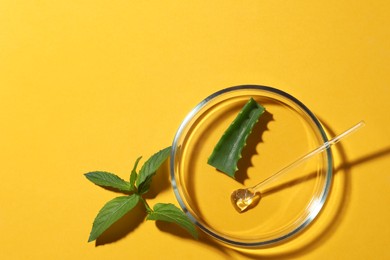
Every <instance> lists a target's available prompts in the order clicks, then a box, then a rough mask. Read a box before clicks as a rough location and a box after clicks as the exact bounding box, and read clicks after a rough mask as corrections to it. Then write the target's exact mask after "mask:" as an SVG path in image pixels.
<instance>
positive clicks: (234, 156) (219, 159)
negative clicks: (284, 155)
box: [207, 98, 265, 178]
mask: <svg viewBox="0 0 390 260" xmlns="http://www.w3.org/2000/svg"><path fill="white" fill-rule="evenodd" d="M264 111H265V108H264V107H263V106H261V105H260V104H258V103H257V102H256V101H255V100H254V99H253V98H250V100H249V101H248V102H247V103H246V104H245V106H244V107H243V108H242V109H241V111H240V112H239V114H238V115H237V117H236V118H235V119H234V120H233V122H232V123H231V124H230V126H229V128H228V129H227V130H226V131H225V133H224V134H223V135H222V137H221V139H220V140H219V142H218V143H217V145H216V146H215V147H214V150H213V152H212V154H211V156H210V157H209V159H208V161H207V163H208V164H209V165H211V166H213V167H215V168H217V169H218V170H220V171H222V172H223V173H225V174H227V175H228V176H230V177H232V178H235V175H234V174H235V172H236V171H237V170H238V168H237V162H238V160H239V159H240V158H241V151H242V149H243V148H244V146H245V145H246V139H247V137H248V136H249V134H250V133H251V132H252V129H253V126H254V125H255V123H256V122H257V121H258V120H259V117H260V116H261V115H262V114H263V113H264Z"/></svg>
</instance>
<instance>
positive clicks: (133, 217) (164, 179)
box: [96, 113, 390, 259]
mask: <svg viewBox="0 0 390 260" xmlns="http://www.w3.org/2000/svg"><path fill="white" fill-rule="evenodd" d="M272 120H273V118H272V115H271V114H269V113H268V115H267V123H268V122H270V121H272ZM257 125H261V124H257ZM323 125H324V127H325V128H326V129H327V131H328V132H329V134H330V135H331V136H335V133H334V131H332V130H331V129H330V127H329V126H328V125H327V124H324V123H323ZM266 130H267V128H266V126H263V127H261V128H260V127H259V128H258V129H255V128H254V130H253V131H254V132H256V133H259V132H260V133H263V132H264V131H266ZM254 136H255V135H253V136H252V137H251V139H248V144H251V145H249V146H247V147H246V149H244V150H245V151H243V158H246V159H245V160H242V162H240V167H241V169H245V171H246V169H248V168H249V167H250V166H251V162H250V157H251V156H252V155H254V154H256V145H257V144H258V143H259V142H261V135H260V137H258V136H257V137H254ZM252 138H253V139H252ZM332 149H337V152H338V155H339V157H340V158H339V160H340V162H339V165H338V166H337V168H334V169H333V174H334V175H336V174H344V175H343V178H345V180H344V183H342V185H343V186H342V187H341V188H340V189H341V190H342V191H341V193H342V194H341V197H342V199H341V201H340V202H339V204H338V205H337V209H335V211H336V212H337V214H334V216H333V219H332V220H331V221H328V222H327V223H326V224H327V226H326V227H325V228H322V229H321V231H322V233H319V234H316V235H315V238H314V239H312V240H310V241H308V242H306V243H304V244H303V245H300V246H299V247H297V248H293V249H288V250H285V251H283V250H279V251H277V252H278V253H275V254H272V255H269V253H264V251H263V250H262V249H252V250H241V249H232V248H230V247H228V246H224V245H222V244H220V243H218V242H216V241H214V240H213V239H212V238H211V237H209V236H208V235H207V234H205V233H204V232H202V231H201V230H199V229H198V231H199V240H194V239H193V238H192V236H191V235H190V234H189V233H188V232H187V231H185V230H184V229H183V228H181V227H180V226H178V225H176V224H174V223H168V222H164V221H156V227H157V228H158V229H159V230H160V231H162V232H166V233H170V234H172V235H175V236H178V237H180V238H183V239H188V240H190V241H192V242H197V243H202V244H204V245H207V246H209V247H212V248H213V249H216V250H218V252H220V253H221V254H222V255H223V256H226V258H228V257H229V256H231V255H232V250H234V251H235V252H236V253H239V254H241V255H243V256H245V257H247V258H253V259H262V258H267V259H280V258H287V257H289V258H291V257H299V256H302V255H304V254H307V253H308V252H310V251H312V250H314V249H315V248H316V247H319V246H320V245H321V244H322V243H324V242H325V241H326V240H327V239H330V238H331V236H332V234H333V233H334V231H335V230H336V229H337V227H338V226H339V225H340V223H341V221H342V219H343V216H344V212H345V210H346V209H347V203H348V198H349V193H350V181H349V178H350V172H351V169H352V168H353V167H354V166H356V165H360V164H363V163H366V162H369V161H373V160H376V159H380V158H382V157H386V156H389V155H390V147H385V148H383V149H381V150H379V151H377V152H374V153H371V154H368V155H366V156H363V157H361V158H358V159H355V160H353V161H348V158H347V155H346V153H345V150H344V148H343V146H342V145H341V144H340V143H338V144H336V145H335V146H334V147H333V148H332ZM243 173H244V170H242V171H241V172H240V173H239V174H238V175H237V177H238V176H240V178H239V181H240V182H242V181H243V180H245V175H244V174H243ZM242 175H243V176H244V177H243V176H242ZM314 177H315V175H314V174H313V173H311V174H308V175H307V176H305V177H304V178H302V177H301V178H298V179H296V180H292V181H289V182H286V183H284V184H281V185H278V186H276V187H272V188H270V189H268V190H266V191H264V195H272V193H275V192H278V191H280V190H282V189H285V188H289V187H291V186H294V185H297V184H299V183H301V182H302V181H305V180H310V179H311V178H314ZM169 180H170V176H169V165H168V162H165V163H164V164H163V165H162V167H161V168H160V169H159V170H158V171H157V173H156V175H155V176H154V177H153V181H152V185H151V189H150V191H149V194H147V196H145V198H146V199H148V198H155V197H156V196H157V194H158V193H159V192H161V191H163V190H166V189H170V187H171V185H170V181H169ZM331 195H332V187H331V191H330V194H329V196H331ZM326 207H327V202H326V203H325V205H324V209H325V208H326ZM323 211H324V210H322V211H321V212H320V213H319V215H318V217H317V218H316V219H315V220H314V221H313V223H315V222H316V221H317V220H318V219H319V218H321V215H322V214H323V213H322V212H323ZM323 217H326V216H323ZM145 218H146V212H145V209H144V206H143V205H142V204H141V203H140V204H138V205H137V206H136V207H135V208H134V209H133V210H132V211H131V212H129V213H128V214H126V215H125V216H124V217H122V218H121V219H120V220H118V221H117V222H116V223H114V224H113V225H112V226H111V227H110V228H109V229H108V230H106V231H105V232H104V233H103V234H102V235H101V236H100V237H99V238H98V239H97V240H96V246H100V245H105V244H109V243H112V242H115V241H117V240H119V239H121V238H124V237H125V236H127V235H128V234H129V233H131V232H132V231H134V230H135V229H136V228H137V227H138V226H139V225H140V224H141V223H142V222H144V220H145ZM313 223H312V224H313ZM312 224H311V225H312ZM309 228H310V226H309ZM306 230H307V228H306V229H305V230H304V231H302V232H301V233H300V234H299V235H297V236H296V237H294V238H299V236H303V235H304V234H305V232H306ZM284 243H288V241H285V242H284ZM284 243H282V244H281V245H280V246H283V244H284ZM278 246H279V245H276V247H278ZM266 249H267V248H266Z"/></svg>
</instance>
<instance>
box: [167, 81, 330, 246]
mask: <svg viewBox="0 0 390 260" xmlns="http://www.w3.org/2000/svg"><path fill="white" fill-rule="evenodd" d="M250 98H253V99H254V100H255V101H257V102H258V103H259V104H261V105H262V106H264V107H265V109H266V112H265V113H264V114H263V115H262V116H261V117H260V118H259V121H258V123H257V124H256V125H255V127H254V128H253V131H252V133H251V134H250V136H249V137H248V139H247V144H246V146H245V147H244V149H243V151H242V158H241V159H240V160H239V161H238V171H237V172H236V174H235V179H234V178H231V177H229V176H227V175H225V174H223V173H221V172H219V171H218V170H216V169H215V168H214V167H212V166H210V165H208V164H207V159H208V157H209V156H210V155H211V153H212V151H213V149H214V146H215V145H216V144H217V142H218V140H219V139H220V137H221V136H222V135H223V133H224V132H225V130H226V129H227V128H228V127H229V125H230V124H231V122H232V121H233V120H234V118H235V117H236V116H237V114H238V112H239V111H240V110H241V108H242V107H243V106H244V105H245V103H246V102H247V101H248V100H249V99H250ZM327 140H328V139H327V136H326V134H325V131H324V129H323V127H322V125H321V123H320V122H319V120H318V119H317V118H316V116H315V115H314V114H313V113H312V112H311V111H310V110H309V109H308V108H307V107H306V106H305V105H304V104H303V103H302V102H300V101H299V100H297V99H296V98H294V97H293V96H291V95H289V94H287V93H285V92H283V91H281V90H278V89H275V88H272V87H266V86H257V85H244V86H236V87H231V88H226V89H223V90H221V91H218V92H216V93H214V94H212V95H210V96H209V97H207V98H206V99H204V100H203V101H201V102H200V103H199V104H198V105H197V106H196V107H195V108H194V109H193V110H192V111H191V112H190V113H189V114H188V115H187V116H186V117H185V119H184V120H183V122H182V123H181V125H180V127H179V129H178V131H177V133H176V135H175V137H174V140H173V145H172V154H171V159H170V160H171V161H170V173H171V183H172V187H173V190H174V193H175V196H176V198H177V200H178V202H179V204H180V206H181V207H182V209H183V211H184V212H185V213H186V214H187V215H188V216H189V218H190V219H191V220H192V221H193V222H194V223H195V224H196V225H198V226H199V228H200V229H201V230H203V231H204V232H206V233H207V234H208V235H210V236H211V237H213V238H214V239H216V240H217V241H218V242H222V243H224V244H226V245H230V246H235V247H245V248H258V247H264V246H273V245H277V244H279V243H282V242H284V241H287V240H288V239H291V238H292V237H294V235H296V234H298V233H299V232H300V231H302V230H304V228H305V227H307V226H308V225H309V224H310V223H311V222H312V221H313V220H314V219H315V218H316V216H317V215H318V213H319V212H320V210H321V208H322V207H323V205H324V203H325V201H326V198H327V195H328V192H329V188H330V185H331V181H332V157H331V151H330V149H327V150H326V151H324V152H322V153H320V154H318V155H316V156H315V157H313V158H311V159H310V160H309V161H307V162H305V163H303V164H302V165H300V166H299V167H297V168H296V169H294V170H291V172H289V173H288V174H286V175H284V176H283V177H281V178H280V179H278V180H277V181H276V182H273V183H271V184H269V186H267V187H265V188H264V190H262V191H261V193H262V198H261V200H260V201H259V202H258V204H257V205H256V206H254V207H252V208H251V209H249V210H247V211H245V212H243V213H239V212H237V211H236V210H235V209H234V207H233V205H232V204H231V201H230V194H231V193H232V192H233V191H234V190H236V189H238V188H242V187H244V186H245V187H250V186H253V185H255V184H257V183H259V182H260V181H261V180H264V179H266V178H267V177H269V176H271V175H272V174H273V173H275V172H277V171H278V170H280V169H281V168H283V167H284V166H286V165H288V164H289V163H291V162H293V161H295V160H296V159H297V158H299V157H300V156H302V155H304V154H306V153H307V152H309V151H311V150H312V149H314V148H316V147H317V146H319V145H321V144H323V143H324V142H326V141H327Z"/></svg>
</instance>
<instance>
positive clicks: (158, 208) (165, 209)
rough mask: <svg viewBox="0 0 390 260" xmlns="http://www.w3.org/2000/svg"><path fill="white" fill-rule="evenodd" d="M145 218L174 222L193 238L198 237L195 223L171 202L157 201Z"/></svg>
mask: <svg viewBox="0 0 390 260" xmlns="http://www.w3.org/2000/svg"><path fill="white" fill-rule="evenodd" d="M146 220H162V221H167V222H172V223H176V224H178V225H179V226H181V227H182V228H184V229H185V230H187V231H188V232H189V233H190V234H191V235H192V236H193V237H194V238H196V239H197V238H198V232H197V231H196V227H195V224H194V223H192V222H191V220H190V219H189V218H188V216H187V215H186V214H185V213H184V212H183V211H181V210H180V209H179V208H178V207H176V206H175V205H173V204H170V203H168V204H165V203H157V204H156V205H154V207H153V211H152V212H150V213H149V214H148V216H147V217H146Z"/></svg>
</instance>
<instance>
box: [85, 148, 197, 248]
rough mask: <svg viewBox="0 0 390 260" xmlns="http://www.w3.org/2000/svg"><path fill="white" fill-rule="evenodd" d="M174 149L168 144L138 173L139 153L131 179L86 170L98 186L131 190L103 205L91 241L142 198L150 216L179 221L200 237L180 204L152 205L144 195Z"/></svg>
mask: <svg viewBox="0 0 390 260" xmlns="http://www.w3.org/2000/svg"><path fill="white" fill-rule="evenodd" d="M170 151H171V147H167V148H165V149H163V150H161V151H159V152H157V153H155V154H154V155H152V156H151V157H150V158H149V159H148V160H147V161H146V162H145V163H144V165H143V166H142V167H141V170H140V172H139V173H138V172H137V166H138V163H139V161H140V160H141V157H139V158H138V159H137V160H136V161H135V163H134V167H133V169H132V171H131V173H130V178H129V182H127V181H125V180H123V179H121V178H120V177H118V176H117V175H115V174H113V173H110V172H105V171H95V172H89V173H86V174H85V177H87V179H88V180H90V181H91V182H93V183H94V184H96V185H98V186H102V187H109V188H113V189H116V190H118V191H121V192H124V193H125V194H127V196H120V197H116V198H114V199H112V200H110V201H109V202H107V203H106V204H105V205H104V206H103V208H102V209H101V210H100V211H99V213H98V214H97V216H96V218H95V220H94V222H93V225H92V230H91V233H90V235H89V239H88V242H91V241H94V240H96V239H97V238H98V237H99V236H100V235H101V234H103V232H104V231H106V230H107V229H108V228H109V227H110V226H111V225H112V224H114V223H115V222H116V221H117V220H119V219H120V218H121V217H123V216H124V215H125V214H126V213H128V212H129V211H131V210H132V209H133V208H134V207H135V206H137V204H138V203H139V202H140V201H142V204H143V205H144V206H145V210H146V213H147V216H146V220H160V221H167V222H173V223H176V224H178V225H179V226H181V227H182V228H184V229H185V230H187V231H188V232H189V233H190V234H191V235H192V236H193V237H194V238H198V233H197V231H196V227H195V225H194V223H192V222H191V220H190V219H189V218H188V216H187V215H186V214H185V213H184V212H183V211H181V210H180V209H179V208H178V207H176V206H175V205H173V204H170V203H157V204H156V205H155V206H154V207H153V209H151V208H150V207H149V205H148V204H147V202H146V201H145V199H144V198H143V197H142V195H144V194H146V193H147V192H148V191H149V189H150V184H151V182H152V178H153V176H154V175H155V174H156V171H157V170H158V169H159V168H160V166H161V165H162V164H163V163H164V162H165V160H166V159H167V158H168V156H169V154H170Z"/></svg>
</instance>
